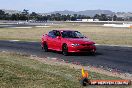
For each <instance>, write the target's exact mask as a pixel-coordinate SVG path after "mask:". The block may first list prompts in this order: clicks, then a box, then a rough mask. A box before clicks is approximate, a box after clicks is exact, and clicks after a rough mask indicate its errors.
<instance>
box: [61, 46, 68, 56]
mask: <svg viewBox="0 0 132 88" xmlns="http://www.w3.org/2000/svg"><path fill="white" fill-rule="evenodd" d="M62 54H63V55H64V56H68V46H67V44H64V45H63V46H62Z"/></svg>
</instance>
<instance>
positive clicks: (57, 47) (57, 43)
mask: <svg viewBox="0 0 132 88" xmlns="http://www.w3.org/2000/svg"><path fill="white" fill-rule="evenodd" d="M54 32H55V36H56V37H55V38H54V44H55V45H54V48H55V50H57V51H60V50H61V47H62V46H61V43H62V41H61V40H62V37H61V34H60V32H59V31H54Z"/></svg>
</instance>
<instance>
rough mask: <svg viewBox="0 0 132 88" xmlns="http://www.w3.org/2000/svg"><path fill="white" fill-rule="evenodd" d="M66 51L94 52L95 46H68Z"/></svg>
mask: <svg viewBox="0 0 132 88" xmlns="http://www.w3.org/2000/svg"><path fill="white" fill-rule="evenodd" d="M68 52H96V46H94V45H89V46H70V47H68Z"/></svg>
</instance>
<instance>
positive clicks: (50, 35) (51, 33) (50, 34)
mask: <svg viewBox="0 0 132 88" xmlns="http://www.w3.org/2000/svg"><path fill="white" fill-rule="evenodd" d="M48 36H49V37H52V38H55V37H56V36H55V34H54V32H53V31H50V32H49V33H48Z"/></svg>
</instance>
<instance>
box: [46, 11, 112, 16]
mask: <svg viewBox="0 0 132 88" xmlns="http://www.w3.org/2000/svg"><path fill="white" fill-rule="evenodd" d="M56 13H60V14H63V15H67V14H70V15H73V14H78V15H86V16H94V15H95V14H108V15H112V14H113V13H114V12H112V11H110V10H85V11H78V12H75V11H69V10H64V11H54V12H50V13H46V14H56Z"/></svg>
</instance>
